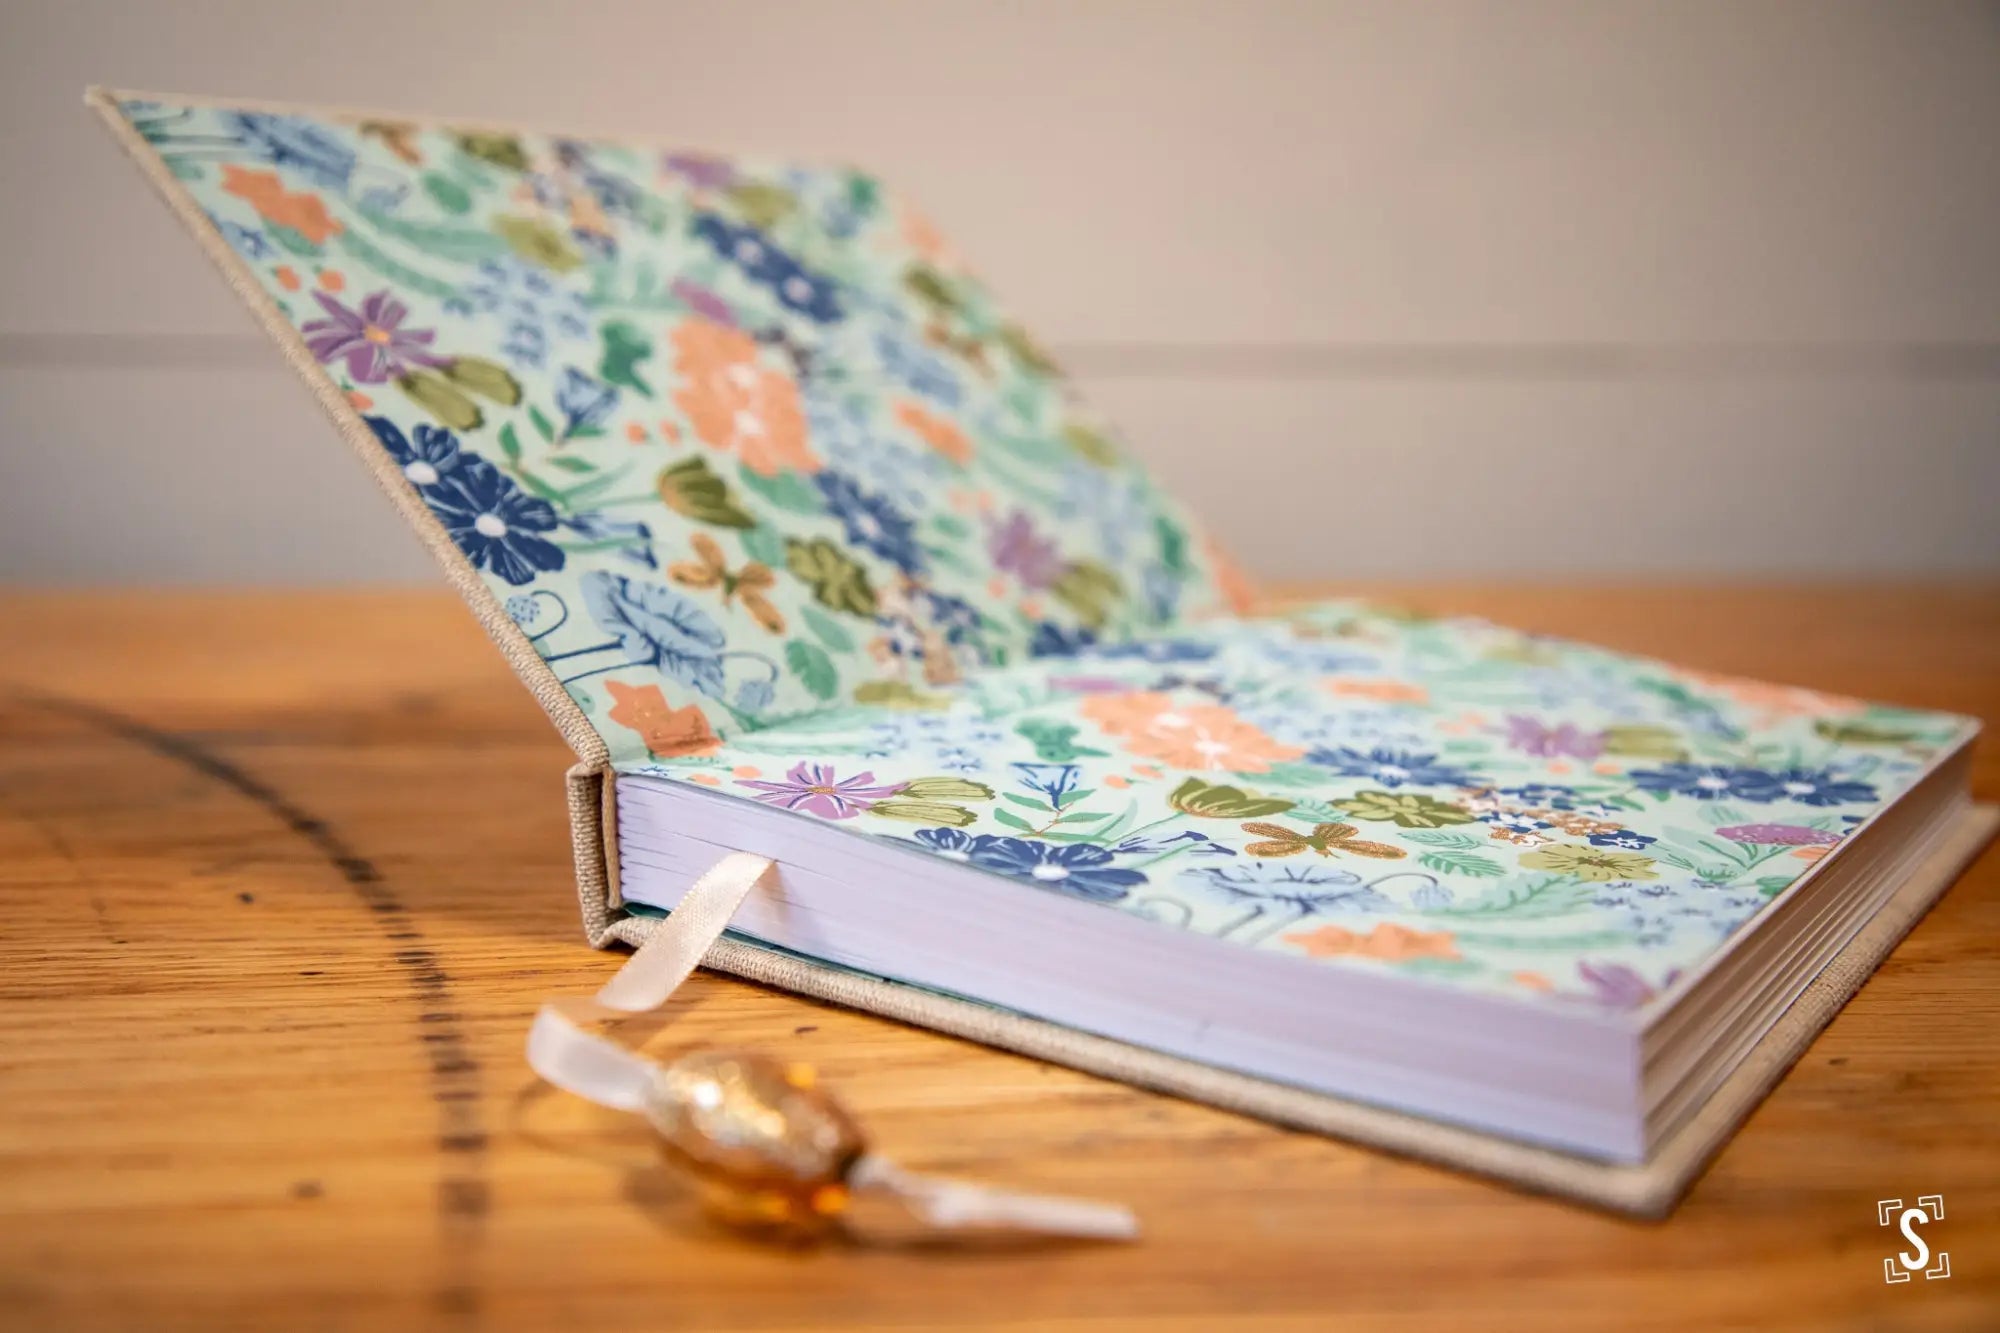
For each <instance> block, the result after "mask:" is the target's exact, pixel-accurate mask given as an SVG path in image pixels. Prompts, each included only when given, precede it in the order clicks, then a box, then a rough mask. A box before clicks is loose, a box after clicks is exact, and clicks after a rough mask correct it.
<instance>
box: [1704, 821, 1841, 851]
mask: <svg viewBox="0 0 2000 1333" xmlns="http://www.w3.org/2000/svg"><path fill="white" fill-rule="evenodd" d="M1715 832H1716V835H1717V836H1718V837H1723V838H1727V839H1729V840H1730V841H1731V842H1752V843H1756V842H1761V843H1764V844H1766V845H1768V846H1772V847H1831V846H1833V844H1835V843H1837V842H1839V841H1840V835H1839V834H1838V833H1828V832H1826V831H1825V830H1823V829H1816V828H1807V827H1805V826H1804V825H1803V824H1732V825H1730V826H1729V827H1728V828H1719V829H1717V830H1716V831H1715Z"/></svg>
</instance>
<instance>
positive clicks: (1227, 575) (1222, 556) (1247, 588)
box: [1201, 537, 1257, 615]
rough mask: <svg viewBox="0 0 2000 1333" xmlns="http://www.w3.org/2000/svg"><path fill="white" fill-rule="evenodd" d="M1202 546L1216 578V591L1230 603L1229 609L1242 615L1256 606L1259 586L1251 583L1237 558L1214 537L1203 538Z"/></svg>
mask: <svg viewBox="0 0 2000 1333" xmlns="http://www.w3.org/2000/svg"><path fill="white" fill-rule="evenodd" d="M1201 544H1202V550H1203V551H1204V552H1205V553H1206V554H1207V556H1208V567H1209V570H1210V572H1211V573H1213V574H1214V576H1215V586H1216V589H1217V590H1218V591H1219V592H1221V594H1222V599H1223V600H1224V601H1226V602H1228V603H1229V609H1230V610H1232V611H1234V612H1236V613H1237V614H1238V615H1241V614H1243V613H1245V612H1247V611H1249V610H1250V609H1251V608H1252V607H1254V606H1256V605H1257V585H1256V584H1254V583H1252V582H1251V581H1250V576H1249V575H1248V574H1247V573H1245V572H1244V570H1243V566H1241V565H1239V564H1237V563H1236V559H1235V557H1234V556H1232V555H1230V554H1229V552H1227V551H1225V550H1223V549H1222V547H1221V546H1219V545H1218V544H1217V543H1216V540H1215V539H1214V538H1213V537H1203V538H1202V542H1201Z"/></svg>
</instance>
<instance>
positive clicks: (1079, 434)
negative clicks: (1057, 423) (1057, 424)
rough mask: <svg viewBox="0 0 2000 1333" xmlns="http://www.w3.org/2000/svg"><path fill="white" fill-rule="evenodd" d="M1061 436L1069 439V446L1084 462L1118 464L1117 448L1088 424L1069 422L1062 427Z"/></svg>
mask: <svg viewBox="0 0 2000 1333" xmlns="http://www.w3.org/2000/svg"><path fill="white" fill-rule="evenodd" d="M1063 438H1064V439H1065V440H1068V441H1069V447H1070V448H1072V449H1074V450H1076V452H1077V453H1078V454H1079V455H1080V456H1081V457H1082V458H1083V461H1084V462H1086V463H1094V464H1096V465H1097V466H1098V467H1116V466H1117V465H1118V450H1117V449H1116V448H1115V447H1114V446H1113V445H1112V443H1111V441H1109V440H1107V439H1105V438H1104V436H1103V435H1101V434H1099V433H1098V432H1097V431H1094V430H1092V429H1091V428H1090V427H1088V426H1082V425H1077V424H1075V423H1071V424H1070V425H1067V426H1065V427H1063Z"/></svg>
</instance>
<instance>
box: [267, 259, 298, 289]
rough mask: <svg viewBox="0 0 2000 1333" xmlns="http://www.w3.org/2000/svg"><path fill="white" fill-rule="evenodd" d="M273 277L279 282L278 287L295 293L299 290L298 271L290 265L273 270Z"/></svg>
mask: <svg viewBox="0 0 2000 1333" xmlns="http://www.w3.org/2000/svg"><path fill="white" fill-rule="evenodd" d="M271 276H273V277H275V278H276V279H277V280H278V285H279V286H280V287H283V288H284V289H285V290H286V291H288V292H295V291H297V290H298V289H299V275H298V271H297V270H296V269H294V268H293V267H292V266H291V265H290V264H280V265H278V267H276V268H275V269H272V270H271Z"/></svg>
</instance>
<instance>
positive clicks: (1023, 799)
mask: <svg viewBox="0 0 2000 1333" xmlns="http://www.w3.org/2000/svg"><path fill="white" fill-rule="evenodd" d="M1000 799H1001V800H1003V801H1012V802H1013V803H1014V804H1015V805H1018V806H1021V807H1023V808H1024V809H1028V810H1035V811H1040V810H1045V809H1047V808H1048V802H1046V801H1038V800H1036V799H1035V798H1034V797H1032V796H1023V795H1021V793H1020V792H1017V791H1003V792H1001V793H1000Z"/></svg>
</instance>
